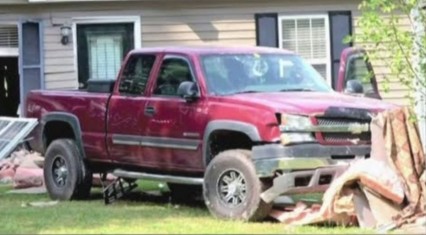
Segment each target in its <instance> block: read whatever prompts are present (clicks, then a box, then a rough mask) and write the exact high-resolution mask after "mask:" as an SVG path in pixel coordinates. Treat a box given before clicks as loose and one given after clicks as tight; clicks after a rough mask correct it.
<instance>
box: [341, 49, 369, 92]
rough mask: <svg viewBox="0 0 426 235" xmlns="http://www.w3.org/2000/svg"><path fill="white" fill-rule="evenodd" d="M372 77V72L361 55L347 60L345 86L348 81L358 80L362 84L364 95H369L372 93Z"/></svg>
mask: <svg viewBox="0 0 426 235" xmlns="http://www.w3.org/2000/svg"><path fill="white" fill-rule="evenodd" d="M372 76H373V74H372V71H370V69H369V67H368V64H367V62H366V61H365V59H364V57H363V56H362V55H355V56H353V57H350V58H349V59H348V64H347V69H346V79H345V80H346V81H345V84H346V82H347V81H349V80H358V81H359V82H361V84H362V87H363V90H364V93H371V92H374V89H373V84H372V81H371V78H372Z"/></svg>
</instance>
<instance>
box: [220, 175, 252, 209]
mask: <svg viewBox="0 0 426 235" xmlns="http://www.w3.org/2000/svg"><path fill="white" fill-rule="evenodd" d="M217 190H218V194H219V198H220V200H221V202H222V203H224V204H225V205H227V206H229V207H236V206H239V205H241V204H242V203H243V202H244V201H245V200H246V197H247V184H246V179H245V178H244V175H243V174H242V173H241V172H240V171H238V170H235V169H231V170H227V171H224V172H223V173H222V174H221V175H220V177H219V180H218V182H217Z"/></svg>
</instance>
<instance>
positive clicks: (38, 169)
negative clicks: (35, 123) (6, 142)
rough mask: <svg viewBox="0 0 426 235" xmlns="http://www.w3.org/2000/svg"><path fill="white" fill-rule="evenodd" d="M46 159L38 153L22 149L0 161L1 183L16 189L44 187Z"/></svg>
mask: <svg viewBox="0 0 426 235" xmlns="http://www.w3.org/2000/svg"><path fill="white" fill-rule="evenodd" d="M43 163H44V158H43V157H42V156H41V155H40V154H39V153H37V152H30V151H28V150H26V149H20V150H17V151H15V152H13V153H12V154H11V156H10V157H9V158H6V159H1V160H0V183H3V184H13V187H14V188H15V189H23V188H32V187H43V186H44V179H43Z"/></svg>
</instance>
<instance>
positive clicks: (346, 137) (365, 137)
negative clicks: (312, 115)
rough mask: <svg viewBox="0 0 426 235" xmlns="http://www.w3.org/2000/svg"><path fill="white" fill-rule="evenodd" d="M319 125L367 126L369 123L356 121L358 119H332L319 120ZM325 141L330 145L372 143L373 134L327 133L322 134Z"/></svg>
mask: <svg viewBox="0 0 426 235" xmlns="http://www.w3.org/2000/svg"><path fill="white" fill-rule="evenodd" d="M317 122H318V125H327V126H333V125H348V124H354V123H358V124H365V123H369V121H364V120H356V119H332V118H323V117H321V118H317ZM322 137H323V141H325V142H329V143H338V142H352V143H354V144H356V143H357V142H356V141H362V142H370V141H371V133H370V132H363V133H360V134H353V133H350V132H348V133H326V132H322Z"/></svg>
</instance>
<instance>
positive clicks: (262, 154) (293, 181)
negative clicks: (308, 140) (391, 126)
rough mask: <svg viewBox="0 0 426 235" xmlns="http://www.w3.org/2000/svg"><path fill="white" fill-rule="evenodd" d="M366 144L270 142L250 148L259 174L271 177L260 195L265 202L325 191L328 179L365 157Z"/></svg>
mask: <svg viewBox="0 0 426 235" xmlns="http://www.w3.org/2000/svg"><path fill="white" fill-rule="evenodd" d="M370 149H371V147H370V146H369V145H350V146H349V145H344V146H324V145H320V144H301V145H294V146H283V145H281V144H269V145H262V146H256V147H254V148H253V149H252V154H253V155H252V159H253V162H254V165H255V168H256V172H257V175H258V176H259V177H260V178H273V185H272V187H271V188H269V189H268V190H266V191H265V192H264V193H263V194H262V195H261V197H262V199H263V200H265V201H266V202H271V201H273V200H274V199H275V198H276V197H278V196H280V195H287V194H300V193H318V192H324V191H325V190H326V189H327V188H328V186H329V184H330V182H332V181H333V180H334V179H335V178H336V177H337V176H338V175H340V174H341V173H342V172H343V171H344V170H345V169H346V168H347V167H348V165H349V162H351V161H353V160H355V159H363V158H367V157H368V156H369V154H370Z"/></svg>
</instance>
